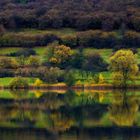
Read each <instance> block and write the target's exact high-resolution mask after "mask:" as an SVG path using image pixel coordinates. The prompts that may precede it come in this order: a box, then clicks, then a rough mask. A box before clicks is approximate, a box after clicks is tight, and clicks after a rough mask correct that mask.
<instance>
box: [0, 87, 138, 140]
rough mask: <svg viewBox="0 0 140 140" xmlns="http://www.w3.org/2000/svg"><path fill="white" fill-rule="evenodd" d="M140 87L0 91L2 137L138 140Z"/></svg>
mask: <svg viewBox="0 0 140 140" xmlns="http://www.w3.org/2000/svg"><path fill="white" fill-rule="evenodd" d="M139 105H140V91H111V92H110V91H100V92H99V91H96V92H95V91H77V92H74V91H67V92H64V91H55V92H47V91H23V90H22V91H19V90H17V91H8V90H4V91H0V139H1V140H139V139H140V111H139Z"/></svg>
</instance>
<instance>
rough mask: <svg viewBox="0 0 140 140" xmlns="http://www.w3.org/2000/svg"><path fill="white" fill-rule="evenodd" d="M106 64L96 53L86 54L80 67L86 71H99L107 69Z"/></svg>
mask: <svg viewBox="0 0 140 140" xmlns="http://www.w3.org/2000/svg"><path fill="white" fill-rule="evenodd" d="M107 66H108V64H107V63H106V62H105V61H104V60H103V58H102V57H101V56H100V55H99V54H98V53H95V54H88V55H87V56H86V57H85V59H84V61H83V66H82V68H83V69H84V70H86V71H93V72H101V71H105V70H107Z"/></svg>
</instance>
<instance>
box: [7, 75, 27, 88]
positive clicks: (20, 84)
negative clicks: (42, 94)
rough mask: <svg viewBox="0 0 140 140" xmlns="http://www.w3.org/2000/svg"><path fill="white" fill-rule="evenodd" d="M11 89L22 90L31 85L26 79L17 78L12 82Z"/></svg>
mask: <svg viewBox="0 0 140 140" xmlns="http://www.w3.org/2000/svg"><path fill="white" fill-rule="evenodd" d="M9 87H10V88H11V89H20V88H21V89H22V88H25V89H27V88H28V87H29V84H28V81H27V80H25V79H24V78H21V77H16V78H14V79H13V80H12V81H11V82H10V84H9Z"/></svg>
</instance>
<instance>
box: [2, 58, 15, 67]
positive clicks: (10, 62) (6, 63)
mask: <svg viewBox="0 0 140 140" xmlns="http://www.w3.org/2000/svg"><path fill="white" fill-rule="evenodd" d="M17 66H18V64H17V62H16V60H15V59H12V58H8V57H0V68H1V69H4V68H17Z"/></svg>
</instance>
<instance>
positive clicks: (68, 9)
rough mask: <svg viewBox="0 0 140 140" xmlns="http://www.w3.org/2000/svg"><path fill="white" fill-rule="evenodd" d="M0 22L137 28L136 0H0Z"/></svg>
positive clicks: (7, 24)
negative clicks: (123, 25)
mask: <svg viewBox="0 0 140 140" xmlns="http://www.w3.org/2000/svg"><path fill="white" fill-rule="evenodd" d="M0 23H1V24H2V25H4V27H5V28H7V29H17V28H40V29H46V28H61V27H71V28H76V29H79V30H85V29H104V30H116V29H119V28H120V27H121V26H122V23H123V24H124V23H125V25H126V27H127V28H129V29H132V30H136V31H140V1H139V0H3V1H0Z"/></svg>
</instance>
